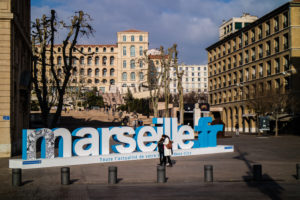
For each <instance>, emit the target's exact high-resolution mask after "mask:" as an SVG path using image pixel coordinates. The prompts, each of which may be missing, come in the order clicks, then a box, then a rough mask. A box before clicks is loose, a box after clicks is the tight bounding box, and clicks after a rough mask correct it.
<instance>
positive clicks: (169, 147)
mask: <svg viewBox="0 0 300 200" xmlns="http://www.w3.org/2000/svg"><path fill="white" fill-rule="evenodd" d="M172 143H173V142H172V141H171V140H170V141H169V143H168V144H167V149H172Z"/></svg>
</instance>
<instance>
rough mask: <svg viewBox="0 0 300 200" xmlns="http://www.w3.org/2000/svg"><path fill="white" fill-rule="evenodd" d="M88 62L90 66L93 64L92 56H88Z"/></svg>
mask: <svg viewBox="0 0 300 200" xmlns="http://www.w3.org/2000/svg"><path fill="white" fill-rule="evenodd" d="M87 63H88V66H91V64H92V57H91V56H89V57H88V61H87Z"/></svg>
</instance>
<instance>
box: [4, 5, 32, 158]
mask: <svg viewBox="0 0 300 200" xmlns="http://www.w3.org/2000/svg"><path fill="white" fill-rule="evenodd" d="M0 27H1V31H0V63H1V65H0V71H1V73H0V113H1V120H0V132H1V137H0V157H10V156H13V155H16V154H18V153H20V152H21V147H22V129H24V128H28V127H29V114H30V107H29V106H28V105H29V100H30V66H31V42H30V0H23V1H19V0H2V1H1V2H0Z"/></svg>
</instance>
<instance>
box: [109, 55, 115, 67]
mask: <svg viewBox="0 0 300 200" xmlns="http://www.w3.org/2000/svg"><path fill="white" fill-rule="evenodd" d="M114 61H115V57H114V56H111V57H110V58H109V64H110V65H114Z"/></svg>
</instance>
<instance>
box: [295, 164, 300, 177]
mask: <svg viewBox="0 0 300 200" xmlns="http://www.w3.org/2000/svg"><path fill="white" fill-rule="evenodd" d="M296 179H300V164H296Z"/></svg>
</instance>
